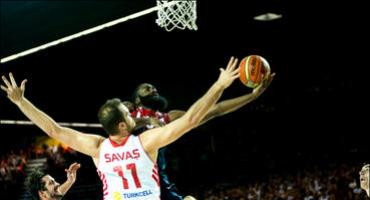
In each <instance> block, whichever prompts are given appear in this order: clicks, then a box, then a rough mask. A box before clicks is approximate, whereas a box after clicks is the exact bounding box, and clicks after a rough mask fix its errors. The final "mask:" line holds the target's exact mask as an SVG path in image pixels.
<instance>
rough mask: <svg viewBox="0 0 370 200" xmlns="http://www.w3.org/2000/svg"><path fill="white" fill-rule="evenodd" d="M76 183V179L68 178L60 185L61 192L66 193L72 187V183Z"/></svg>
mask: <svg viewBox="0 0 370 200" xmlns="http://www.w3.org/2000/svg"><path fill="white" fill-rule="evenodd" d="M74 183H75V180H70V179H67V180H66V181H65V182H64V183H63V184H62V185H60V186H59V188H58V190H59V193H60V194H62V195H65V194H66V193H67V192H68V190H69V189H71V187H72V185H73V184H74Z"/></svg>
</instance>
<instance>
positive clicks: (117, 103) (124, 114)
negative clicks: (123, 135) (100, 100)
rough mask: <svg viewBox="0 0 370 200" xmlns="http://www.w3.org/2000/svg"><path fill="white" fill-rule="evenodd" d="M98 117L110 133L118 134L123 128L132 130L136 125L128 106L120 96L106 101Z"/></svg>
mask: <svg viewBox="0 0 370 200" xmlns="http://www.w3.org/2000/svg"><path fill="white" fill-rule="evenodd" d="M98 118H99V122H100V123H101V124H102V126H103V128H104V130H105V131H106V132H107V133H108V134H109V135H117V134H119V133H120V132H121V131H123V130H126V131H128V132H131V131H132V129H133V128H134V127H135V121H134V120H133V119H132V118H131V116H130V112H129V110H128V108H127V107H126V106H125V105H124V104H123V103H122V102H121V100H120V99H118V98H114V99H109V100H108V101H107V102H105V104H104V105H102V106H101V107H100V109H99V112H98Z"/></svg>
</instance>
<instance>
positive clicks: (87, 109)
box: [0, 0, 370, 190]
mask: <svg viewBox="0 0 370 200" xmlns="http://www.w3.org/2000/svg"><path fill="white" fill-rule="evenodd" d="M151 6H154V1H150V2H149V3H148V2H147V1H137V0H136V1H120V2H118V1H115V2H113V1H104V2H101V1H85V2H82V1H78V2H75V3H72V2H54V1H50V2H46V1H38V2H32V1H29V2H22V1H12V2H7V1H1V57H2V58H3V57H5V56H8V55H11V54H13V53H16V52H20V51H23V50H26V49H29V48H32V47H34V46H37V45H40V44H44V43H46V42H49V41H52V40H54V39H57V38H60V37H63V36H66V35H69V34H73V33H75V32H78V31H81V30H84V29H86V28H89V27H92V26H96V25H99V24H101V23H104V22H108V21H110V20H113V19H116V18H119V17H122V16H125V15H128V14H131V13H134V12H137V11H140V10H143V9H146V8H149V7H151ZM365 8H366V7H365V6H363V5H361V4H360V3H358V2H356V1H344V2H335V3H334V2H327V1H326V2H324V1H317V0H313V1H299V2H288V1H241V0H240V1H210V0H203V1H199V2H198V20H197V24H198V26H199V30H198V31H188V30H185V31H173V32H166V31H164V30H162V29H161V28H159V27H157V25H156V24H155V19H156V15H155V13H153V14H149V15H146V16H143V17H140V18H137V19H133V20H130V21H128V22H125V23H122V24H119V25H116V26H114V27H111V28H108V29H105V30H103V31H100V32H97V33H93V34H91V35H88V36H84V37H82V38H79V39H75V40H73V41H69V42H67V43H64V44H61V45H58V46H56V47H51V48H49V49H46V50H43V51H40V52H38V53H35V54H32V55H28V56H25V57H23V58H19V59H17V60H15V61H11V62H9V63H5V64H1V74H6V73H7V72H13V73H14V75H15V77H16V79H17V80H19V81H20V80H22V79H24V78H27V79H28V83H27V90H26V97H27V98H29V99H30V100H31V101H32V102H33V103H34V104H35V105H37V106H38V107H39V108H40V109H42V110H43V111H45V112H46V113H48V114H50V115H51V116H52V117H53V118H54V119H55V120H56V121H64V122H87V123H97V117H96V114H97V111H98V108H99V107H100V105H101V104H103V103H104V102H105V100H106V99H108V98H113V97H120V98H122V99H128V98H129V97H130V95H131V93H132V91H133V89H134V88H135V87H136V85H138V84H139V83H142V82H149V83H153V84H154V85H155V86H157V88H158V89H159V92H160V93H162V94H163V95H164V96H166V97H167V98H168V99H169V101H170V107H169V110H171V109H187V108H188V107H189V106H190V105H191V104H192V103H193V102H194V101H195V100H197V99H198V98H199V97H200V96H201V95H202V94H204V93H205V92H206V90H207V89H208V88H209V87H210V86H211V84H212V83H213V82H214V81H216V79H217V77H218V74H219V71H218V68H219V67H224V66H226V64H227V61H228V59H229V57H230V56H236V57H238V58H240V59H242V58H243V57H245V56H247V55H250V54H258V55H262V56H263V57H265V58H266V59H267V60H268V61H269V63H270V65H271V68H272V71H274V72H276V77H275V80H274V81H273V83H272V84H271V86H270V87H269V88H268V90H267V91H266V92H265V93H264V94H263V95H262V96H261V97H260V98H259V99H258V100H256V101H254V102H252V103H251V104H249V105H248V106H245V107H243V108H242V109H240V110H238V111H236V112H234V113H231V114H228V115H227V116H224V117H220V118H218V119H215V120H212V121H211V122H209V123H207V124H205V125H203V126H202V127H199V128H197V129H196V130H193V131H191V132H190V133H189V134H187V135H185V136H184V137H183V138H181V139H180V140H179V141H177V142H175V143H174V144H171V145H170V147H169V149H168V157H169V162H170V164H169V170H170V178H172V179H173V180H175V182H176V183H177V184H178V185H179V186H180V188H183V189H182V190H187V189H189V188H194V187H193V185H194V184H195V183H204V184H207V183H209V184H212V183H214V182H218V181H225V180H226V181H228V180H238V179H240V180H245V179H248V178H250V177H253V176H256V175H257V174H264V173H266V172H272V171H294V170H297V169H299V168H301V167H303V166H310V165H315V164H325V163H341V162H355V163H361V162H363V161H366V160H367V161H368V160H369V155H370V154H369V143H368V139H367V138H368V134H369V131H368V117H367V116H368V108H369V107H368V102H369V101H368V99H367V97H366V96H368V94H367V93H368V92H369V89H368V83H367V79H368V75H367V72H366V69H367V68H368V67H369V64H368V62H367V58H368V52H369V51H368V50H367V49H368V48H367V47H368V43H369V37H368V35H369V34H368V31H367V30H365V29H368V20H367V16H366V10H365ZM265 12H275V13H278V14H282V15H283V18H281V19H279V20H276V21H271V22H259V21H254V20H253V17H254V16H255V15H259V14H263V13H265ZM249 92H251V89H248V88H246V87H245V86H243V85H242V84H241V83H240V82H239V80H236V81H235V82H234V83H233V85H232V86H231V87H230V88H228V89H227V90H226V91H225V93H224V95H223V97H222V99H227V98H232V97H236V96H240V95H243V94H246V93H249ZM0 119H20V120H24V119H25V117H24V116H23V114H22V113H21V112H20V111H19V110H17V108H16V107H15V106H14V105H12V104H11V103H10V102H9V101H8V100H7V99H6V96H5V95H4V94H2V95H1V96H0ZM79 130H81V131H86V132H93V133H100V134H103V130H100V129H79ZM0 132H1V135H2V136H3V137H4V138H5V137H7V138H9V139H1V142H0V144H1V145H0V146H1V149H2V151H3V152H6V151H8V150H9V149H12V148H14V147H15V146H22V144H23V143H20V142H19V141H20V140H22V141H24V143H27V141H28V140H32V137H33V136H35V135H42V134H43V133H42V132H41V131H39V130H38V129H37V128H34V127H21V126H13V125H3V124H1V125H0ZM189 177H190V178H189ZM189 190H191V189H189Z"/></svg>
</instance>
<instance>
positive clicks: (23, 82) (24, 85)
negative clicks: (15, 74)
mask: <svg viewBox="0 0 370 200" xmlns="http://www.w3.org/2000/svg"><path fill="white" fill-rule="evenodd" d="M26 83H27V79H25V80H23V81H22V83H21V90H23V91H24V89H25V88H26Z"/></svg>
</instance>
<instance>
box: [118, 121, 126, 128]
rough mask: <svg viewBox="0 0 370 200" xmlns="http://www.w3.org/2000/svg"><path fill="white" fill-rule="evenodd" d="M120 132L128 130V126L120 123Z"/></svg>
mask: <svg viewBox="0 0 370 200" xmlns="http://www.w3.org/2000/svg"><path fill="white" fill-rule="evenodd" d="M118 130H127V124H126V123H125V122H120V123H119V124H118Z"/></svg>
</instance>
